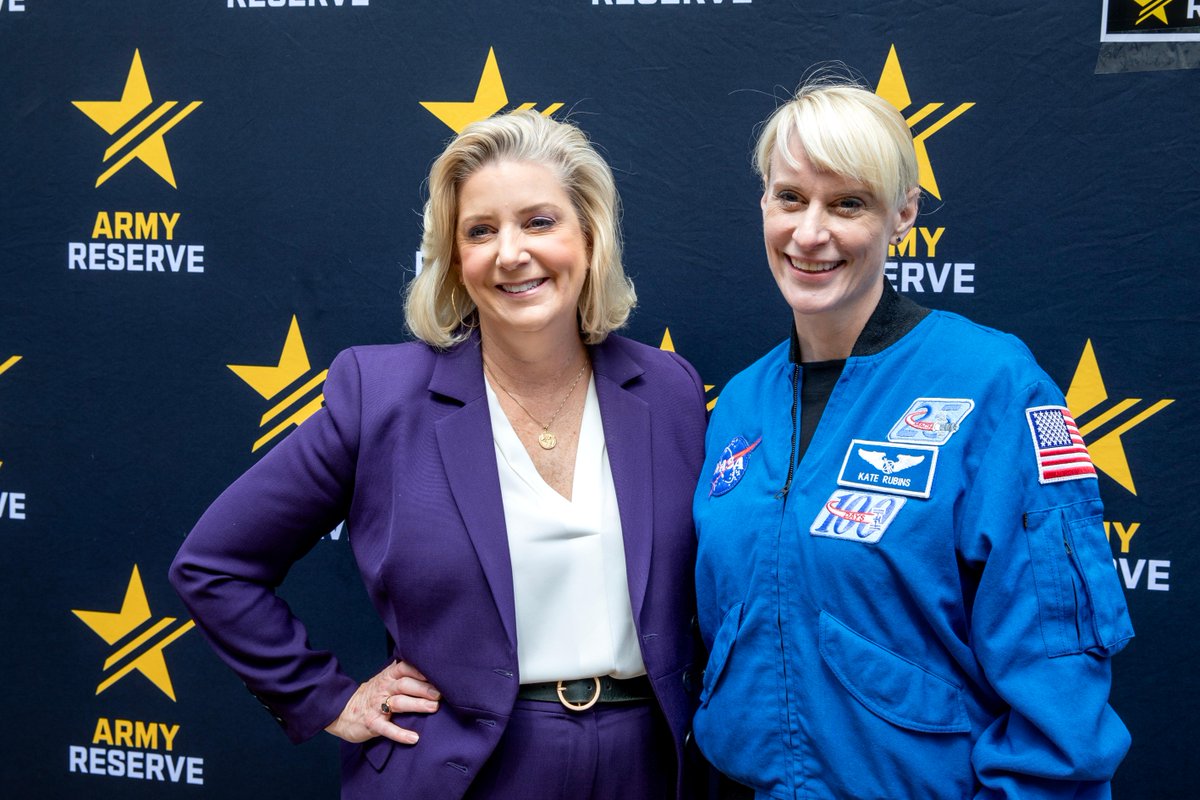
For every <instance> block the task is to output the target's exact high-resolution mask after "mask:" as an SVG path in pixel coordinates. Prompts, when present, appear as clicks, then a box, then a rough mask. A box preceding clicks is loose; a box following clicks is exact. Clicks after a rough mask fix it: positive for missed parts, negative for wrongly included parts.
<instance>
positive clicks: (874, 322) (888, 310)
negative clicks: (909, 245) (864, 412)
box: [789, 280, 929, 463]
mask: <svg viewBox="0 0 1200 800" xmlns="http://www.w3.org/2000/svg"><path fill="white" fill-rule="evenodd" d="M928 313H929V309H927V308H922V307H921V306H919V305H917V304H916V303H914V302H913V301H912V300H909V299H908V298H907V297H902V296H901V295H899V294H897V293H896V290H895V289H893V288H892V285H891V284H890V283H888V282H887V281H886V280H885V281H884V282H883V294H882V295H880V297H879V304H878V305H876V306H875V310H874V311H873V312H872V313H871V318H870V319H868V320H867V324H866V325H865V326H863V329H862V333H860V334H859V335H858V339H857V340H856V341H855V342H854V349H853V350H852V351H851V352H850V355H851V356H870V355H875V354H876V353H879V352H881V351H883V350H885V349H886V348H888V347H891V346H892V345H893V344H895V343H896V342H898V341H899V340H900V339H901V338H902V337H903V336H904V334H906V333H908V332H909V331H911V330H912V329H913V328H915V327H916V326H917V323H919V322H920V321H921V320H923V319H925V316H926V315H927V314H928ZM791 340H792V347H791V354H790V356H789V358H790V359H791V361H792V363H793V364H796V366H798V367H799V368H800V374H799V375H798V376H797V377H798V378H799V380H800V432H799V433H800V435H799V437H798V442H797V446H796V463H799V462H800V460H801V459H803V458H804V453H805V451H807V450H808V444H809V442H811V441H812V437H813V433H814V432H815V431H816V430H817V423H819V422H820V421H821V415H822V414H824V413H825V406H826V405H828V403H829V396H830V395H831V394H833V387H835V386H836V385H837V382H838V378H840V377H841V376H842V370H843V369H844V368H845V366H846V359H844V358H841V359H835V360H832V361H804V360H803V354H802V353H801V352H800V338H799V337H798V336H797V335H796V328H795V326H794V325H793V327H792V330H791Z"/></svg>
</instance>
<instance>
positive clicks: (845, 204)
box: [837, 197, 867, 211]
mask: <svg viewBox="0 0 1200 800" xmlns="http://www.w3.org/2000/svg"><path fill="white" fill-rule="evenodd" d="M837 206H838V208H840V209H842V210H844V211H859V210H861V209H863V208H866V206H867V204H866V203H864V202H863V201H862V200H861V199H860V198H858V197H843V198H842V199H841V200H838V201H837Z"/></svg>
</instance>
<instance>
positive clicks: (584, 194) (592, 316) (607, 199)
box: [404, 110, 637, 348]
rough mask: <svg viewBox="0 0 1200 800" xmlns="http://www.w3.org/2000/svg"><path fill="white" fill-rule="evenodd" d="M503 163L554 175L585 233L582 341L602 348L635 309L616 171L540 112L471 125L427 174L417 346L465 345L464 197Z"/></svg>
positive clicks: (411, 309)
mask: <svg viewBox="0 0 1200 800" xmlns="http://www.w3.org/2000/svg"><path fill="white" fill-rule="evenodd" d="M500 161H516V162H531V163H535V164H541V165H543V166H546V167H548V168H549V169H551V170H552V171H553V172H554V173H555V174H556V175H558V178H559V180H560V181H562V186H563V189H564V190H565V191H566V193H567V196H568V197H570V198H571V204H572V206H573V207H574V209H575V214H576V215H577V216H578V217H579V224H580V227H581V228H582V230H583V235H584V239H585V241H586V242H587V247H588V272H587V276H586V277H585V279H584V284H583V292H582V294H581V295H580V297H579V327H580V332H581V334H582V336H583V340H584V341H585V342H587V343H588V344H598V343H599V342H601V341H603V340H604V337H606V336H607V335H608V334H609V333H610V332H611V331H614V330H616V329H617V328H619V327H621V326H622V325H624V324H625V321H626V320H627V319H628V318H629V312H630V311H631V310H632V309H633V307H634V305H635V304H636V302H637V294H636V293H635V292H634V289H633V283H632V281H630V280H629V278H627V277H626V276H625V270H624V268H623V267H622V266H621V232H620V223H619V219H620V199H619V198H618V196H617V187H616V184H615V183H614V181H613V175H612V170H611V169H609V167H608V164H607V163H606V162H605V161H604V159H603V158H601V156H600V154H599V153H597V152H596V149H595V148H594V147H593V146H592V144H591V142H589V141H588V138H587V136H586V135H585V134H584V133H583V131H581V130H580V129H579V128H577V127H576V126H575V125H573V124H571V123H569V122H560V121H557V120H553V119H550V118H549V117H546V116H543V115H541V114H539V113H537V112H536V111H532V110H526V111H514V112H512V113H510V114H504V115H501V116H496V117H491V118H489V119H485V120H480V121H479V122H474V123H472V124H471V125H468V126H467V127H466V128H464V129H463V131H462V132H461V133H460V134H459V135H458V136H456V137H455V138H454V139H453V140H451V142H450V144H448V145H447V146H446V149H445V150H443V151H442V154H441V155H440V156H438V157H437V160H435V161H434V162H433V167H432V168H431V169H430V171H429V200H428V201H427V202H426V203H425V224H424V233H423V235H422V237H421V250H422V251H423V254H424V264H423V267H422V269H421V273H420V274H419V275H417V277H416V278H414V279H413V280H412V282H411V283H410V284H409V286H408V292H407V296H406V297H405V303H404V312H405V318H406V321H407V323H408V328H409V330H410V331H412V332H413V334H414V335H415V336H417V338H419V339H421V340H423V341H425V342H427V343H429V344H431V345H433V346H434V347H439V348H445V347H449V346H451V345H453V344H455V343H457V342H460V341H462V340H463V339H465V338H466V337H467V335H468V333H469V332H470V328H471V327H472V324H473V320H472V317H473V316H474V315H475V312H476V309H475V304H474V302H472V300H471V298H470V297H469V296H468V295H467V293H466V290H465V289H463V290H461V291H460V289H461V287H459V285H458V284H459V276H458V270H457V269H456V267H457V265H458V253H457V250H456V247H455V239H456V237H455V229H456V227H457V225H458V200H459V191H460V189H461V188H462V185H463V183H464V182H465V181H466V180H467V179H468V178H469V177H471V176H472V175H474V174H475V173H476V172H478V171H479V170H480V169H482V168H483V167H485V166H488V165H489V164H494V163H497V162H500Z"/></svg>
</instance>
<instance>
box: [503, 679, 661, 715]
mask: <svg viewBox="0 0 1200 800" xmlns="http://www.w3.org/2000/svg"><path fill="white" fill-rule="evenodd" d="M517 699H518V700H548V701H550V702H555V701H557V702H559V703H562V704H563V706H564V707H566V708H569V709H571V710H572V711H587V710H588V709H589V708H591V707H592V706H594V705H596V703H632V702H635V701H638V700H653V699H654V691H653V690H652V689H651V688H650V679H649V678H647V677H646V676H645V675H639V676H638V677H636V678H628V679H626V680H619V679H617V678H614V677H612V676H610V675H605V676H603V677H600V678H579V679H577V680H573V681H546V682H545V683H523V684H521V689H520V691H518V692H517Z"/></svg>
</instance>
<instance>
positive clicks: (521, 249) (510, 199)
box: [455, 161, 588, 341]
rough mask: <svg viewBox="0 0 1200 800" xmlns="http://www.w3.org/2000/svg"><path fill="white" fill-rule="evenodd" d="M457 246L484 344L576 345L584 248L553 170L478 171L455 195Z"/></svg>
mask: <svg viewBox="0 0 1200 800" xmlns="http://www.w3.org/2000/svg"><path fill="white" fill-rule="evenodd" d="M455 246H456V251H457V259H458V265H459V269H460V274H461V276H462V282H463V284H464V286H465V287H466V291H467V294H469V295H470V296H471V299H472V300H473V301H474V302H475V305H476V306H477V307H478V309H479V328H480V331H481V333H482V334H483V336H484V337H485V338H487V337H489V336H491V337H511V336H514V335H518V334H531V333H545V334H547V335H551V336H556V337H563V336H573V337H575V339H578V336H579V325H578V322H577V320H576V312H577V309H578V306H579V295H580V293H581V292H582V290H583V284H584V279H585V278H586V277H587V270H588V248H587V242H586V239H585V237H584V235H583V229H582V227H581V225H580V222H579V217H578V215H577V214H576V213H575V209H574V207H573V206H572V204H571V199H570V197H569V196H568V195H567V192H566V190H565V189H564V188H563V187H562V184H561V182H560V181H559V178H558V175H557V174H555V172H554V171H553V170H551V169H550V168H549V167H546V166H544V165H542V164H538V163H532V162H525V161H522V162H517V161H498V162H494V163H491V164H488V165H486V166H484V167H482V168H480V169H479V170H477V171H476V172H475V173H474V174H472V175H471V176H470V177H469V178H467V179H466V180H465V181H464V182H463V184H462V186H461V187H460V188H459V195H458V224H457V226H456V229H455ZM564 341H568V340H564Z"/></svg>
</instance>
